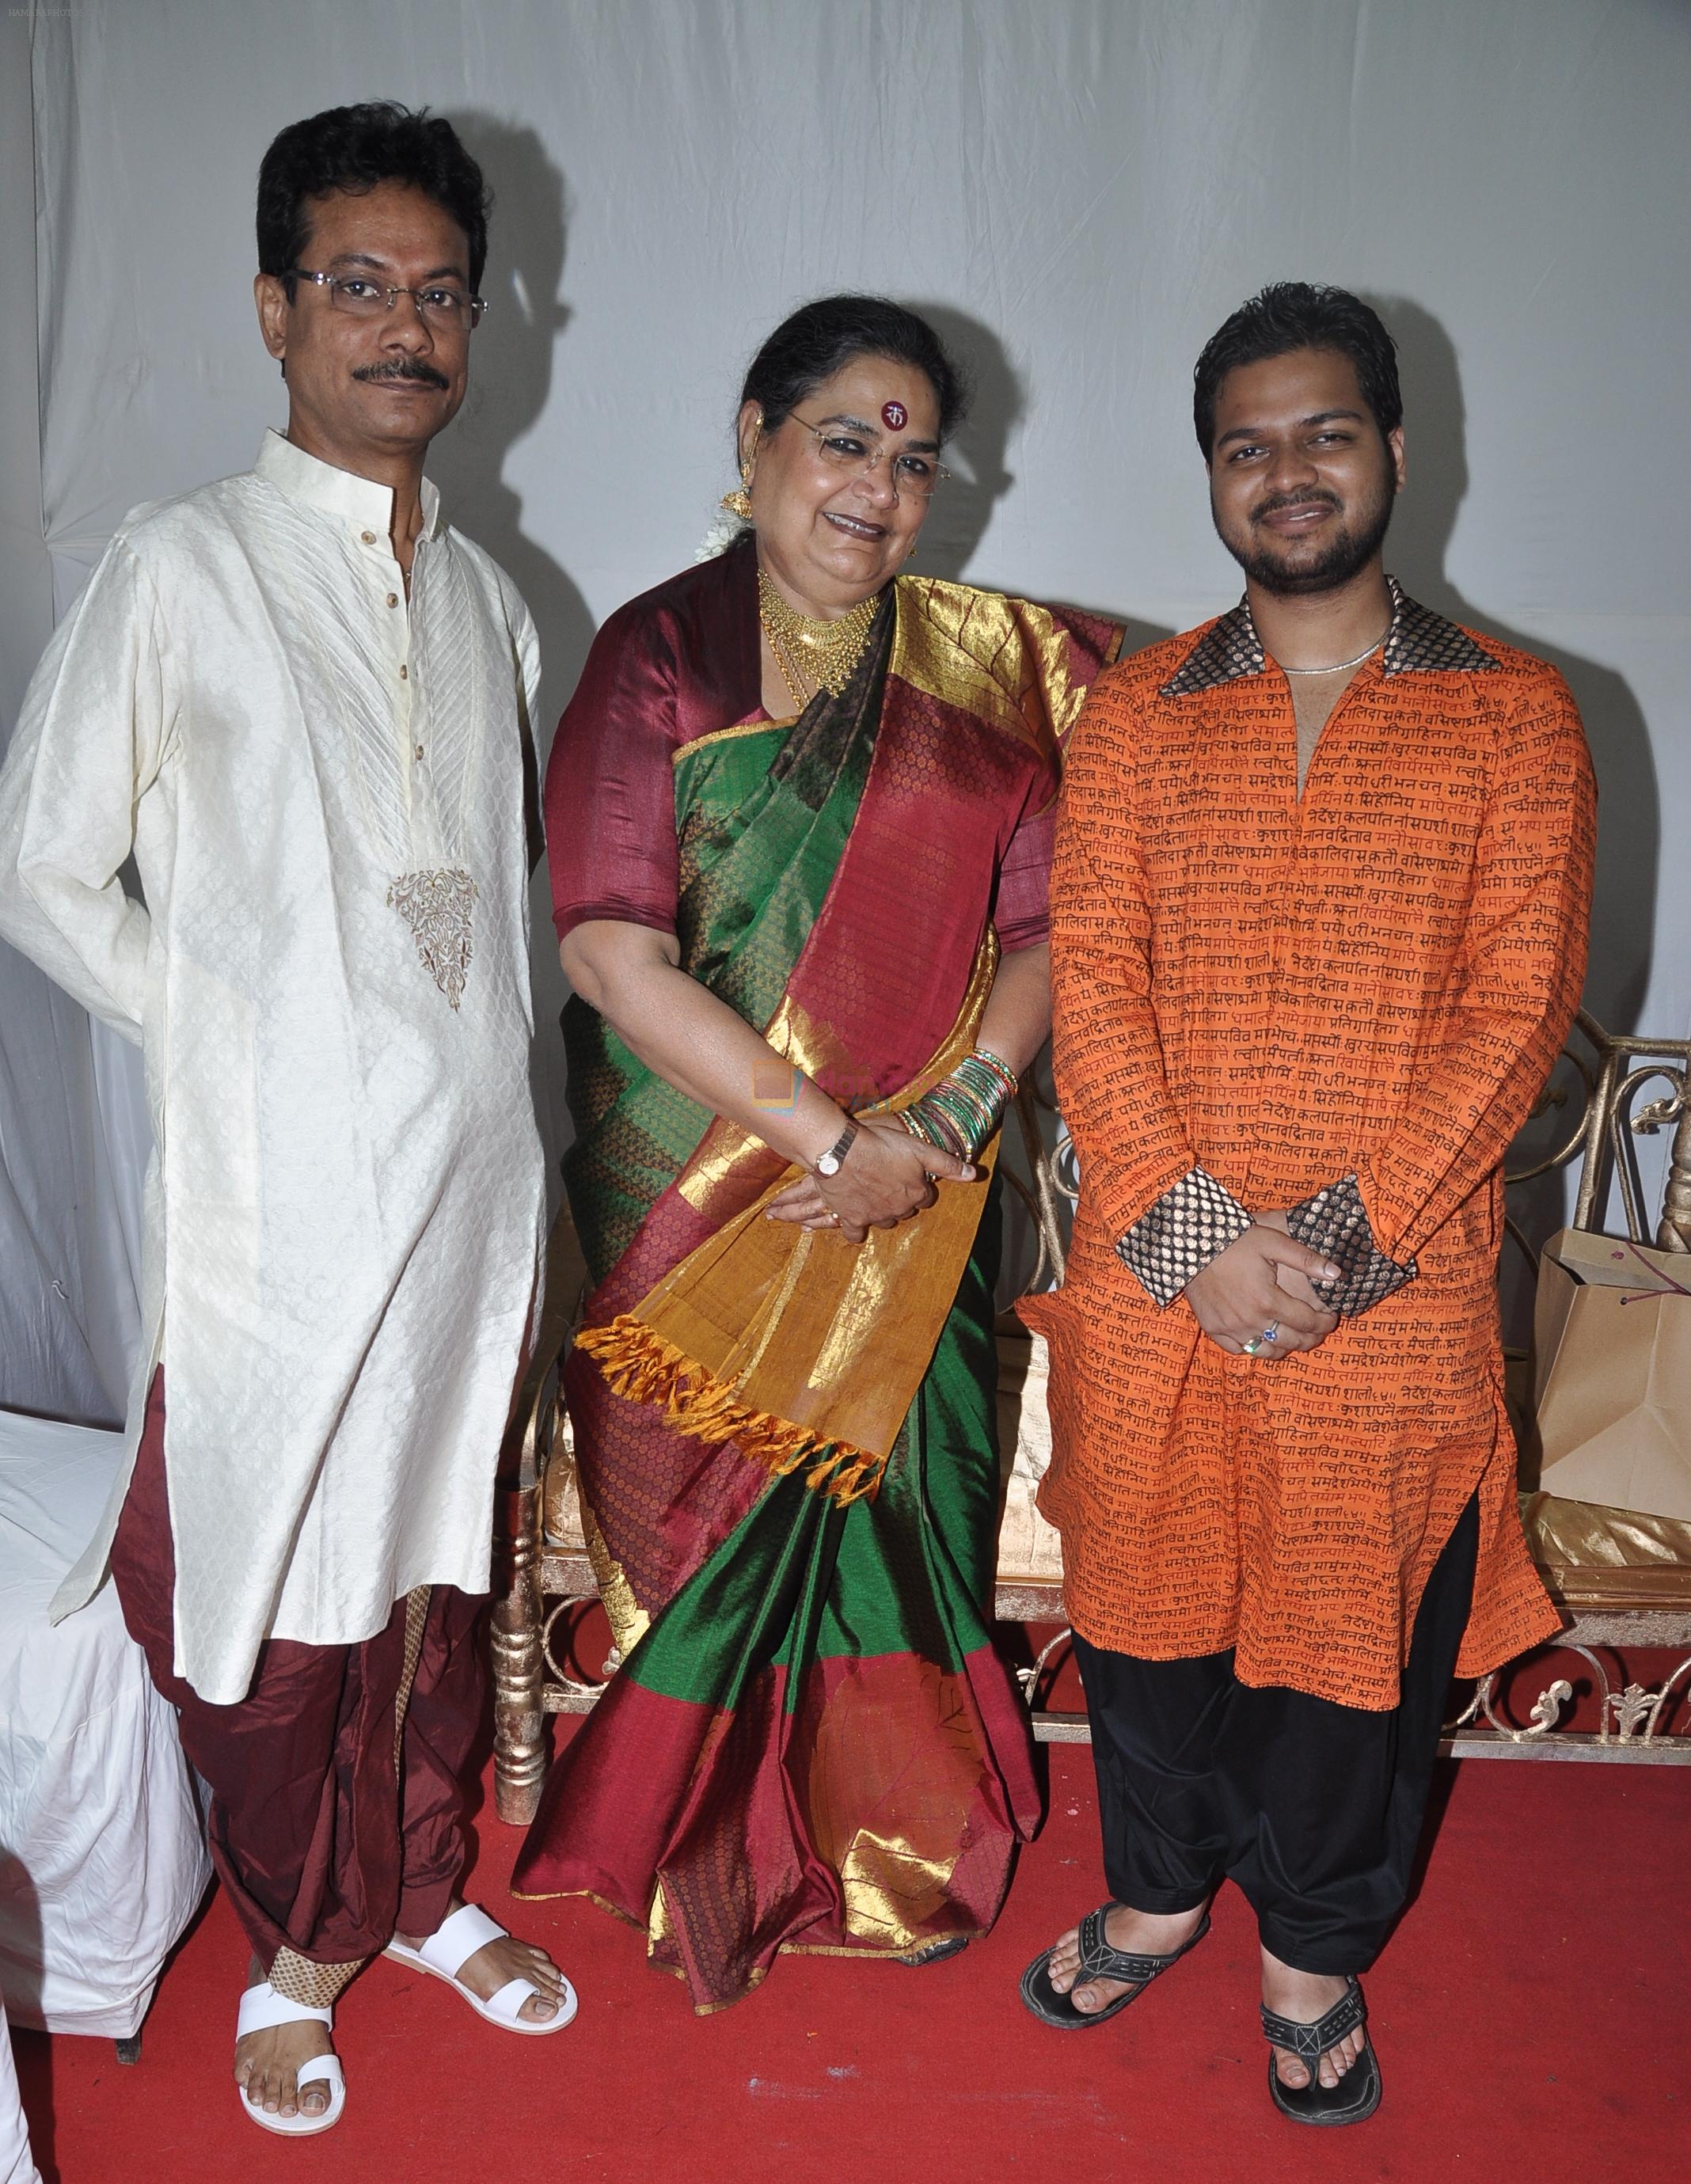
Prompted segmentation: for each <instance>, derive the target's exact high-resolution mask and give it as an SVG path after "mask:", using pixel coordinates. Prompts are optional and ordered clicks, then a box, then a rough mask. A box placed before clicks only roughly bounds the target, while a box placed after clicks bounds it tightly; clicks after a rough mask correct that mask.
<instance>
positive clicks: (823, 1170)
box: [816, 1123, 857, 1175]
mask: <svg viewBox="0 0 1691 2184" xmlns="http://www.w3.org/2000/svg"><path fill="white" fill-rule="evenodd" d="M856 1142H857V1124H856V1123H847V1124H846V1125H845V1128H844V1129H843V1130H842V1131H841V1132H840V1135H839V1136H838V1137H837V1138H836V1139H834V1143H833V1144H832V1145H830V1146H829V1148H828V1151H826V1152H825V1153H823V1156H822V1157H821V1158H820V1159H819V1160H818V1162H817V1164H816V1172H817V1173H818V1175H838V1174H839V1173H840V1162H842V1161H843V1160H844V1159H845V1156H846V1154H847V1153H849V1152H850V1151H851V1147H852V1145H854V1144H855V1143H856Z"/></svg>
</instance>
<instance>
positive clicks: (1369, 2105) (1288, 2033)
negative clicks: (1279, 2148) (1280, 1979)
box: [1263, 1976, 1380, 2124]
mask: <svg viewBox="0 0 1691 2184" xmlns="http://www.w3.org/2000/svg"><path fill="white" fill-rule="evenodd" d="M1367 2022H1368V2004H1367V2003H1365V2001H1364V2000H1363V1998H1362V1983H1361V1981H1359V1980H1358V1979H1356V1978H1355V1977H1354V1976H1353V1977H1352V1979H1351V1982H1350V1985H1349V1986H1348V1988H1347V1989H1346V1990H1345V1992H1343V1993H1342V1995H1341V1996H1340V1997H1339V1998H1338V2000H1337V2002H1336V2003H1334V2004H1333V2006H1332V2008H1331V2009H1330V2010H1329V2011H1328V2012H1327V2014H1326V2015H1325V2017H1323V2018H1320V2019H1319V2020H1317V2021H1316V2023H1314V2025H1300V2024H1298V2021H1297V2020H1296V2019H1295V2018H1291V2017H1276V2016H1275V2013H1274V2012H1273V2010H1271V2009H1267V2008H1264V2011H1263V2031H1264V2034H1265V2035H1266V2036H1267V2038H1268V2041H1269V2044H1270V2047H1274V2048H1285V2049H1286V2051H1287V2053H1290V2054H1293V2055H1295V2056H1297V2058H1298V2061H1299V2062H1300V2063H1306V2064H1308V2065H1309V2084H1308V2085H1307V2086H1286V2085H1282V2084H1281V2077H1280V2070H1279V2068H1278V2063H1277V2059H1276V2058H1275V2056H1273V2055H1270V2057H1269V2091H1270V2093H1272V2094H1273V2096H1274V2104H1275V2107H1276V2108H1277V2109H1279V2110H1280V2112H1281V2114H1282V2115H1284V2116H1290V2117H1291V2118H1292V2121H1293V2122H1294V2123H1320V2124H1337V2123H1361V2122H1363V2121H1364V2120H1365V2119H1366V2118H1367V2117H1369V2116H1371V2115H1372V2114H1373V2113H1374V2111H1375V2109H1377V2108H1378V2107H1379V2105H1380V2065H1379V2064H1378V2063H1377V2062H1376V2060H1375V2055H1374V2047H1373V2043H1372V2042H1370V2041H1369V2040H1368V2039H1366V2038H1365V2039H1364V2041H1363V2043H1362V2053H1361V2054H1359V2056H1358V2057H1357V2059H1356V2060H1355V2062H1353V2064H1351V2066H1350V2068H1349V2070H1347V2071H1346V2072H1345V2074H1344V2075H1343V2076H1342V2078H1341V2079H1340V2080H1339V2081H1338V2083H1337V2085H1336V2086H1324V2085H1323V2084H1322V2083H1321V2073H1320V2061H1321V2058H1322V2056H1324V2055H1325V2053H1326V2052H1327V2050H1328V2049H1329V2048H1337V2046H1338V2044H1339V2042H1340V2041H1341V2040H1342V2039H1343V2038H1344V2036H1345V2035H1346V2034H1347V2033H1348V2032H1354V2031H1356V2029H1357V2027H1358V2025H1365V2024H1366V2023H1367Z"/></svg>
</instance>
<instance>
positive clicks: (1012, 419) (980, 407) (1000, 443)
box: [909, 299, 1174, 1309]
mask: <svg viewBox="0 0 1691 2184" xmlns="http://www.w3.org/2000/svg"><path fill="white" fill-rule="evenodd" d="M909 309H912V310H913V311H918V312H920V314H921V315H922V316H923V317H924V319H926V320H927V321H928V323H929V325H930V326H932V327H933V329H934V331H935V333H936V334H938V336H939V337H940V341H941V342H942V343H944V344H945V346H946V349H947V350H949V351H950V353H951V354H952V356H954V357H955V358H956V359H957V362H958V363H959V364H960V365H962V366H963V371H964V373H965V375H966V376H967V377H968V382H969V385H970V387H971V389H972V390H973V393H972V398H971V400H970V404H969V410H968V416H967V417H966V418H965V419H964V421H963V424H962V425H961V426H959V428H958V430H957V434H956V436H955V437H954V438H953V440H952V443H950V445H949V446H948V447H947V448H946V467H947V469H949V470H950V471H951V473H952V476H950V478H949V479H947V480H946V483H945V484H944V485H943V486H941V487H940V491H939V493H938V494H937V495H936V496H935V501H934V505H933V509H932V510H931V512H930V513H929V517H928V521H927V522H926V523H925V524H924V526H923V531H922V538H921V543H920V544H919V546H918V549H917V552H916V556H915V559H914V560H912V563H911V565H910V566H911V571H912V574H913V575H919V576H924V577H943V578H945V579H946V581H947V582H953V583H958V582H964V581H966V578H965V571H967V570H968V565H969V564H970V562H971V561H972V560H974V555H975V553H976V550H977V549H979V545H980V543H981V541H982V539H983V538H985V535H986V532H987V529H988V527H989V526H990V525H991V521H992V511H993V510H994V509H995V508H996V506H997V504H998V502H999V501H1000V500H1001V499H1002V497H1003V495H1004V494H1005V493H1007V492H1008V491H1009V489H1010V487H1012V486H1013V485H1014V484H1015V482H1016V477H1015V473H1014V472H1013V471H1012V470H1011V469H1010V467H1009V461H1008V457H1009V448H1010V442H1011V440H1012V438H1013V436H1014V434H1015V432H1016V429H1017V427H1018V426H1019V424H1020V423H1021V421H1022V419H1023V417H1024V415H1025V414H1026V411H1027V409H1028V395H1027V391H1026V389H1025V388H1024V386H1023V384H1022V382H1021V380H1020V379H1019V377H1018V376H1017V373H1016V370H1015V367H1014V365H1013V364H1012V363H1011V361H1010V359H1009V355H1008V353H1007V350H1006V349H1005V347H1004V344H1003V343H1002V341H1001V340H1000V339H999V337H998V336H997V335H996V333H995V332H994V331H992V329H991V327H990V326H986V325H985V323H984V322H983V321H982V320H979V319H977V318H974V317H972V316H971V315H970V314H969V313H968V312H967V311H960V310H958V309H957V308H956V307H955V305H953V304H929V303H924V302H922V301H920V300H919V299H912V300H911V301H910V302H909ZM1050 515H1051V517H1052V520H1056V519H1057V517H1058V515H1060V510H1059V509H1058V505H1057V503H1056V500H1055V497H1054V496H1053V499H1052V504H1051V509H1050ZM1007 584H1008V588H1010V589H1011V590H1012V591H1019V589H1020V587H1019V585H1018V583H1017V581H1016V577H1015V573H1014V571H1011V572H1010V574H1009V576H1008V577H1007ZM1046 604H1050V605H1057V604H1063V605H1066V606H1076V607H1082V608H1084V609H1085V610H1087V611H1088V612H1090V613H1094V614H1100V615H1107V616H1110V617H1111V618H1112V619H1113V620H1115V621H1120V622H1121V623H1122V624H1123V626H1124V631H1125V634H1124V636H1123V638H1122V644H1121V649H1122V654H1123V656H1124V657H1125V656H1126V655H1130V654H1132V653H1135V652H1140V651H1142V650H1143V649H1144V648H1145V647H1146V646H1147V644H1155V643H1158V642H1159V641H1160V640H1161V639H1162V638H1165V637H1171V636H1172V635H1173V634H1174V632H1173V631H1172V630H1170V629H1169V628H1168V627H1166V626H1165V625H1164V624H1161V623H1157V622H1148V621H1137V620H1136V619H1134V618H1133V617H1131V616H1126V615H1124V614H1123V612H1122V610H1121V605H1120V603H1119V601H1112V602H1105V603H1102V604H1100V603H1099V602H1097V600H1093V599H1067V600H1063V601H1061V602H1058V601H1056V600H1051V601H1047V602H1046ZM1030 1074H1031V1076H1032V1078H1033V1081H1034V1082H1035V1084H1037V1085H1038V1086H1039V1087H1040V1089H1041V1098H1042V1100H1045V1101H1046V1102H1049V1100H1050V1097H1051V1050H1050V1048H1049V1046H1047V1047H1046V1048H1045V1049H1044V1050H1042V1051H1041V1054H1040V1056H1039V1058H1038V1060H1037V1061H1035V1062H1034V1063H1033V1064H1032V1065H1031V1066H1030ZM1041 1125H1042V1134H1043V1136H1044V1140H1045V1146H1046V1151H1047V1152H1049V1151H1051V1150H1052V1147H1053V1145H1054V1144H1055V1142H1056V1136H1057V1118H1056V1115H1055V1113H1054V1112H1053V1111H1052V1107H1051V1106H1049V1105H1047V1106H1045V1107H1043V1108H1042V1111H1041ZM1004 1150H1005V1159H1006V1161H1007V1165H1008V1167H1009V1169H1010V1170H1012V1171H1013V1172H1014V1173H1018V1174H1019V1175H1020V1176H1022V1177H1023V1178H1024V1180H1026V1179H1027V1178H1028V1163H1027V1156H1026V1153H1025V1151H1024V1148H1023V1146H1022V1145H1021V1142H1020V1134H1019V1131H1018V1129H1017V1128H1015V1126H1014V1125H1011V1126H1010V1127H1009V1128H1007V1131H1006V1134H1005V1149H1004ZM1002 1201H1003V1246H1002V1257H1001V1260H1000V1262H999V1270H998V1279H997V1282H996V1285H995V1295H996V1301H997V1303H998V1305H999V1307H1000V1308H1001V1309H1002V1308H1003V1307H1007V1305H1008V1304H1009V1302H1010V1301H1011V1300H1012V1299H1013V1298H1014V1297H1017V1296H1019V1295H1021V1294H1022V1292H1023V1291H1024V1290H1025V1289H1026V1288H1027V1286H1028V1284H1029V1283H1030V1281H1031V1280H1032V1279H1033V1276H1034V1273H1035V1267H1036V1264H1037V1262H1038V1259H1039V1238H1038V1234H1037V1231H1036V1230H1035V1227H1034V1224H1033V1222H1032V1220H1031V1218H1030V1215H1029V1212H1028V1209H1027V1206H1026V1204H1025V1201H1024V1200H1023V1198H1022V1196H1021V1195H1020V1194H1019V1192H1016V1191H1013V1190H1004V1191H1003V1192H1002ZM1065 1226H1066V1223H1065Z"/></svg>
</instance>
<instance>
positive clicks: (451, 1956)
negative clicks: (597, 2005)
mask: <svg viewBox="0 0 1691 2184" xmlns="http://www.w3.org/2000/svg"><path fill="white" fill-rule="evenodd" d="M508 1938H509V1937H508V1936H507V1934H506V1932H505V1928H504V1927H503V1926H501V1925H499V1923H498V1922H497V1920H495V1919H490V1918H488V1914H487V1913H486V1912H485V1911H483V1909H482V1908H481V1906H480V1905H479V1904H477V1903H465V1904H462V1905H460V1908H458V1909H457V1910H456V1911H455V1912H454V1913H453V1914H452V1916H451V1917H450V1918H449V1919H447V1920H446V1921H445V1922H444V1924H443V1925H441V1926H440V1927H439V1928H438V1930H437V1931H435V1932H434V1933H433V1934H431V1935H430V1936H429V1937H428V1939H427V1941H426V1942H424V1943H423V1945H422V1947H421V1948H420V1949H413V1948H410V1947H407V1945H406V1944H405V1942H389V1943H388V1947H387V1949H386V1951H385V1954H387V1955H388V1956H390V1957H393V1958H395V1959H396V1960H397V1961H398V1962H399V1963H400V1964H410V1967H411V1968H412V1970H414V1971H420V1972H427V1974H428V1975H429V1977H430V1978H431V1979H438V1980H444V1981H446V1983H447V1985H448V1986H452V1987H455V1988H456V1989H457V1990H458V1992H459V1993H460V1994H461V1995H462V1996H463V1997H464V1999H465V2001H466V2002H467V2003H469V2005H470V2007H471V2009H473V2010H474V2011H475V2013H476V2014H477V2017H485V2018H486V2020H488V2024H489V2025H498V2026H499V2030H500V2031H502V2032H561V2031H563V2029H564V2027H565V2026H566V2025H567V2024H568V2023H569V2021H570V2020H571V2019H572V2017H573V2016H574V2015H575V2014H576V1991H575V1989H574V1988H573V1987H572V1986H571V1985H570V1983H569V1981H567V1980H565V1981H564V1991H563V1992H562V1993H561V1995H560V1996H559V1997H558V2007H557V2009H556V2011H555V2013H554V2014H553V2015H552V2016H550V2017H546V2018H541V2019H539V2020H535V2019H533V2018H528V2017H523V2016H522V2015H521V2014H519V2013H520V2012H521V2010H522V2005H523V2003H525V2002H527V1999H528V1997H529V1996H530V1995H532V1994H539V1992H540V1989H539V1987H538V1986H535V1984H534V1982H533V1980H529V1979H514V1980H507V1981H505V1985H504V1986H502V1987H500V1988H499V1992H497V1993H496V1994H490V1995H489V1996H488V1998H487V2000H486V2001H485V2002H483V1999H482V1997H481V1996H480V1995H478V1994H477V1993H476V1992H474V1991H473V1989H472V1988H470V1987H467V1986H465V1984H464V1982H463V1981H462V1980H460V1978H459V1976H458V1974H459V1972H460V1970H462V1968H463V1967H464V1966H465V1965H466V1964H468V1963H469V1961H470V1959H471V1958H472V1957H473V1956H474V1955H475V1953H476V1952H477V1949H480V1948H485V1947H486V1946H487V1944H488V1942H503V1941H505V1940H507V1939H508ZM560 1976H561V1975H560Z"/></svg>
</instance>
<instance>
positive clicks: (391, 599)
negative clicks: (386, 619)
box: [388, 592, 399, 607]
mask: <svg viewBox="0 0 1691 2184" xmlns="http://www.w3.org/2000/svg"><path fill="white" fill-rule="evenodd" d="M388 605H389V606H390V607H396V606H398V605H399V593H397V592H389V593H388Z"/></svg>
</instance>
